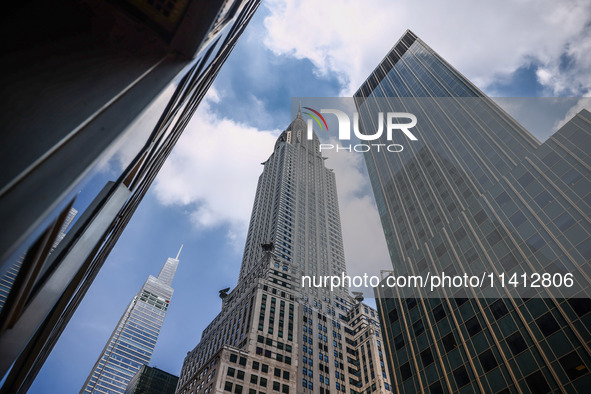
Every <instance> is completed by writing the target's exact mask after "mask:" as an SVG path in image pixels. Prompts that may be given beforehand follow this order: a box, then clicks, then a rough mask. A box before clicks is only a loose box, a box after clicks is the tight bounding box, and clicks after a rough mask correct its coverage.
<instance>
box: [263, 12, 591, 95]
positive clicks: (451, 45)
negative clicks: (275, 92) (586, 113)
mask: <svg viewBox="0 0 591 394" xmlns="http://www.w3.org/2000/svg"><path fill="white" fill-rule="evenodd" d="M265 5H266V7H267V8H268V9H269V11H270V15H269V16H268V17H267V18H266V19H265V26H266V28H267V32H268V35H267V37H266V38H265V41H264V42H265V44H266V45H267V46H268V47H269V49H271V50H272V51H273V52H274V53H275V54H278V55H286V56H293V57H295V58H298V59H303V58H307V59H309V60H310V61H311V62H312V63H313V64H314V65H315V67H316V69H317V72H318V73H320V74H328V73H333V74H335V75H336V76H338V77H339V78H340V79H341V81H342V82H343V83H344V86H345V88H344V89H343V92H342V94H343V95H351V94H352V93H353V92H354V91H355V89H357V88H358V87H359V86H360V85H361V83H363V81H364V80H365V78H366V77H367V75H369V73H370V72H371V71H372V70H373V69H374V67H375V66H376V65H377V64H378V63H379V62H380V61H381V59H382V58H383V57H384V55H385V54H386V53H387V52H388V51H389V49H390V48H391V47H392V46H393V44H394V43H395V42H396V40H398V38H399V37H401V36H402V34H403V33H404V31H405V30H406V29H407V28H410V29H411V30H413V31H414V32H415V33H416V34H417V35H418V36H419V37H421V38H422V39H423V40H424V41H425V42H426V43H427V44H428V45H429V46H431V47H432V48H433V49H435V50H436V51H437V52H438V53H439V54H441V55H442V56H443V57H444V58H445V59H447V60H448V61H449V62H450V63H451V64H453V65H454V66H455V67H456V68H457V69H458V70H459V71H460V72H462V73H463V74H464V75H466V76H467V77H468V78H469V79H471V80H472V81H473V82H475V83H476V85H478V86H479V87H481V88H484V89H486V87H487V86H488V85H489V84H491V83H492V82H493V81H495V80H502V79H504V78H507V77H509V76H510V75H511V73H513V72H514V71H516V70H517V69H519V68H520V67H524V66H528V65H533V66H535V67H536V70H537V76H538V78H539V81H540V83H541V84H542V85H543V86H544V87H545V88H546V89H547V93H548V94H572V95H585V94H590V88H591V28H590V27H589V26H590V25H589V24H590V21H591V0H567V1H555V0H514V1H508V0H507V1H488V2H487V1H480V2H474V1H470V0H451V1H445V2H443V1H441V2H426V1H390V0H377V1H371V2H370V1H351V0H333V1H324V2H318V1H315V0H297V1H296V0H287V1H286V0H269V1H267V2H266V3H265Z"/></svg>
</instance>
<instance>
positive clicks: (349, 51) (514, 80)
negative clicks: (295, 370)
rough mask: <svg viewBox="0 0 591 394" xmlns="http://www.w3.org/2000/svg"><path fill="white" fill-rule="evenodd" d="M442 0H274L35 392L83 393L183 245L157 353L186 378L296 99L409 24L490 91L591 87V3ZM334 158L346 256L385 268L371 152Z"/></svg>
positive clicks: (347, 70) (164, 365)
mask: <svg viewBox="0 0 591 394" xmlns="http://www.w3.org/2000/svg"><path fill="white" fill-rule="evenodd" d="M440 3H441V4H432V3H426V2H422V1H395V2H391V1H371V2H366V1H344V0H342V1H340V0H338V1H330V2H328V1H326V2H317V1H316V2H313V1H311V0H303V1H287V2H286V1H279V0H272V1H265V2H263V4H262V5H261V7H260V8H259V10H258V11H257V14H256V15H255V16H254V18H253V20H252V21H251V23H250V25H249V26H248V27H247V29H246V31H245V33H244V34H243V36H242V37H241V38H240V40H239V42H238V45H237V46H236V48H235V49H234V51H233V52H232V54H231V55H230V57H229V59H228V60H227V62H226V64H225V65H224V67H223V68H222V70H221V72H220V73H219V75H218V77H217V80H216V82H215V83H214V85H213V88H212V89H211V91H210V93H209V94H208V95H207V97H206V98H205V100H204V102H203V103H202V105H201V107H200V109H199V110H198V112H197V114H196V116H195V118H194V119H193V120H192V121H191V122H190V124H189V125H188V127H187V130H186V131H185V133H184V135H183V137H182V139H181V140H180V141H179V143H178V144H177V147H176V148H175V150H174V152H173V154H172V155H171V157H170V158H169V161H168V162H167V163H166V164H165V166H164V168H163V169H162V171H161V173H160V174H159V176H158V178H157V179H156V181H155V183H154V185H153V186H152V188H151V190H150V191H149V192H148V194H147V195H146V197H145V198H144V200H143V202H142V203H141V205H140V206H139V208H138V210H137V212H136V213H135V215H134V217H133V219H132V220H131V222H130V223H129V225H128V226H127V228H126V230H125V231H124V233H123V235H122V236H121V238H120V240H119V242H118V244H117V245H116V246H115V248H114V249H113V251H112V253H111V255H110V256H109V258H108V259H107V261H106V263H105V265H104V267H103V268H102V270H101V272H100V273H99V275H98V276H97V278H96V280H95V282H94V284H93V285H92V287H91V288H90V290H89V291H88V293H87V295H86V297H85V298H84V300H83V301H82V303H81V305H80V307H79V308H78V310H77V312H76V313H75V315H74V316H73V318H72V320H71V321H70V324H69V325H68V326H67V328H66V329H65V331H64V333H63V334H62V336H61V338H60V340H59V342H58V343H57V345H56V346H55V348H54V351H53V352H52V354H51V355H50V356H49V358H48V360H47V362H46V364H45V366H44V367H43V369H42V370H41V372H40V373H39V375H38V378H37V380H36V381H35V383H34V384H33V386H32V388H31V390H30V392H31V393H56V392H60V393H74V392H78V391H79V390H80V388H81V386H82V384H83V383H84V381H85V379H86V377H87V375H88V373H89V372H90V370H91V368H92V366H93V364H94V362H95V361H96V359H97V357H98V356H99V354H100V352H101V350H102V348H103V347H104V345H105V343H106V340H107V339H108V337H109V335H110V334H111V332H112V330H113V328H114V327H115V325H116V324H117V321H118V320H119V318H120V316H121V314H122V313H123V311H124V310H125V308H126V307H127V304H128V303H129V302H130V301H131V299H132V298H133V296H134V295H135V293H137V291H138V290H139V289H140V288H141V286H142V284H143V282H144V281H145V280H146V279H147V277H148V275H150V274H151V275H157V274H158V272H159V270H160V268H161V267H162V265H163V264H164V262H165V261H166V258H167V257H171V256H172V257H174V256H175V255H176V253H177V251H178V249H179V247H180V245H181V244H184V248H183V251H182V253H181V256H180V264H179V267H178V270H177V274H176V277H175V280H174V281H173V287H174V288H175V294H174V296H173V298H172V300H171V307H170V309H169V311H168V315H167V317H166V321H165V323H164V327H163V329H162V331H161V334H160V338H159V341H158V344H157V346H156V349H155V353H154V355H153V358H152V365H153V366H157V367H159V368H161V369H163V370H165V371H168V372H170V373H173V374H177V375H178V374H179V372H180V369H181V366H182V362H183V359H184V357H185V355H186V352H187V351H189V350H191V349H193V348H194V347H195V346H196V345H197V343H198V341H199V338H200V336H201V332H202V330H203V328H204V327H205V326H206V325H207V324H208V323H209V322H210V321H211V320H212V318H213V317H214V316H215V315H216V314H217V313H218V312H219V310H220V306H221V301H220V299H219V298H218V290H219V289H222V288H225V287H234V285H235V283H236V279H237V277H238V271H239V267H240V262H241V258H242V247H243V245H244V238H245V232H246V228H247V225H248V220H249V217H250V209H251V205H252V198H253V197H254V191H255V188H256V182H257V178H258V175H259V174H260V172H261V170H262V166H261V165H260V163H261V162H263V161H265V160H266V158H267V157H268V156H269V154H270V153H271V150H272V146H273V144H274V139H275V138H276V136H277V135H278V134H279V133H280V132H281V131H282V130H283V129H284V128H285V127H286V126H287V125H288V124H289V122H290V120H291V119H290V118H291V115H290V113H291V98H292V97H314V96H325V97H330V96H339V95H347V94H349V95H350V94H351V93H352V92H353V91H354V90H356V88H357V87H358V86H359V84H360V83H362V82H363V80H364V79H365V77H366V76H367V75H368V74H369V73H370V72H371V71H372V70H373V68H374V67H375V66H376V65H377V64H378V62H379V61H380V60H381V59H382V57H383V56H384V55H385V54H386V53H387V51H388V50H389V49H390V47H391V46H392V45H393V44H394V43H395V42H396V41H397V40H398V38H399V37H400V36H401V35H402V34H403V33H404V31H405V30H406V29H407V28H410V29H412V30H413V31H414V32H415V33H416V34H417V35H419V37H421V38H422V39H423V40H424V41H425V42H426V43H427V44H428V45H430V46H431V47H432V48H433V49H435V50H436V51H438V52H439V53H440V54H441V55H442V56H443V57H444V58H446V59H447V60H448V61H449V62H450V63H452V64H453V65H454V66H455V67H456V68H457V69H458V70H459V71H460V72H462V73H463V74H464V75H466V76H467V77H468V78H470V79H471V80H472V81H474V82H475V83H476V84H477V85H478V86H479V87H480V88H481V89H483V90H484V91H485V92H486V93H488V94H490V95H492V96H500V97H502V96H504V97H540V96H545V97H553V96H575V97H580V96H585V95H590V93H591V90H590V87H591V38H590V37H591V34H590V30H591V27H590V23H591V16H590V15H591V2H590V1H563V2H555V1H528V0H523V1H515V2H513V1H501V2H483V3H486V4H473V2H471V1H467V0H466V1H460V0H457V1H455V0H454V1H449V2H440ZM478 3H480V2H478ZM556 3H560V4H556ZM310 10H314V12H310ZM550 15H551V16H552V17H549V16H550ZM575 101H576V100H575ZM327 166H329V167H331V168H335V173H336V174H337V187H338V188H339V200H340V206H341V218H342V222H343V231H344V241H345V252H346V258H347V260H348V262H350V263H351V262H355V261H360V259H361V258H362V257H363V259H365V260H367V261H370V262H372V264H374V263H375V265H374V266H375V267H376V268H375V269H378V267H384V268H387V265H388V261H387V259H388V258H387V252H386V251H385V245H384V240H383V235H382V234H381V231H380V227H379V220H378V218H377V214H376V213H375V208H374V206H373V200H372V196H371V192H369V184H368V183H367V179H366V178H365V176H364V171H365V170H364V165H363V161H362V160H361V157H360V156H355V157H353V156H347V155H341V156H338V157H331V158H330V159H329V160H328V161H327ZM343 174H344V175H343ZM371 229H373V230H371ZM360 245H373V246H372V247H371V250H372V252H368V249H367V248H365V249H362V248H361V246H360ZM351 264H353V263H351ZM368 264H369V263H368ZM374 266H372V267H374Z"/></svg>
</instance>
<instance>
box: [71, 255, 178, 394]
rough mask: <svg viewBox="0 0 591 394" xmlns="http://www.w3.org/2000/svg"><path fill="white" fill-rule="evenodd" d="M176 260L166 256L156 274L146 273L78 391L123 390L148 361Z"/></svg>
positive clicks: (167, 300) (158, 328)
mask: <svg viewBox="0 0 591 394" xmlns="http://www.w3.org/2000/svg"><path fill="white" fill-rule="evenodd" d="M179 253H180V251H179ZM178 264H179V260H178V255H177V257H176V258H172V257H171V258H168V260H166V263H164V266H163V267H162V270H161V271H160V274H159V275H158V277H157V278H155V277H153V276H152V275H150V276H149V277H148V280H146V283H144V285H143V286H142V289H141V290H140V291H139V293H138V294H137V295H136V296H135V297H134V298H133V300H132V301H131V303H130V304H129V306H128V307H127V309H126V310H125V313H124V314H123V316H121V319H120V320H119V323H118V324H117V327H116V328H115V330H114V331H113V333H112V334H111V337H110V338H109V340H108V341H107V344H106V345H105V348H104V349H103V351H102V353H101V355H100V356H99V358H98V360H97V362H96V364H95V365H94V367H93V368H92V371H91V372H90V375H88V378H87V379H86V382H85V383H84V387H83V389H82V390H81V391H80V392H81V393H121V394H123V393H125V389H126V388H127V386H128V384H129V382H130V381H131V379H132V378H133V377H134V376H135V375H136V373H138V371H139V370H140V368H142V367H143V366H144V364H149V363H150V359H151V358H152V353H153V352H154V347H155V346H156V341H157V340H158V335H159V334H160V329H161V328H162V324H163V323H164V318H165V317H166V312H167V311H168V307H169V305H170V299H171V298H172V293H173V288H172V287H171V285H172V279H173V278H174V274H175V272H176V269H177V267H178Z"/></svg>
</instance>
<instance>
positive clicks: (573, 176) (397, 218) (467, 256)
mask: <svg viewBox="0 0 591 394" xmlns="http://www.w3.org/2000/svg"><path fill="white" fill-rule="evenodd" d="M377 97H392V98H394V101H393V102H394V103H395V105H397V106H398V108H396V110H407V111H408V112H411V113H414V114H415V115H416V116H417V119H418V122H417V126H416V128H414V129H413V130H414V132H415V133H416V134H415V135H416V137H417V141H409V140H406V141H405V143H404V150H403V152H400V153H388V152H381V153H380V152H376V151H369V152H367V153H365V160H366V163H367V168H368V173H369V177H370V180H371V184H372V188H373V191H374V195H375V198H376V202H377V207H378V211H379V215H380V218H381V222H382V226H383V230H384V233H385V236H386V240H387V244H388V249H389V252H390V256H391V260H392V264H393V272H392V273H391V275H394V276H398V275H408V274H414V275H425V274H426V273H427V272H431V273H434V274H436V273H441V272H445V273H447V274H449V275H456V274H458V275H463V274H464V273H468V274H475V273H482V272H493V273H495V274H500V273H503V272H504V273H506V274H513V273H516V272H518V273H521V272H528V273H531V272H537V273H551V274H554V273H559V274H564V273H568V272H570V273H572V274H573V275H574V277H575V278H577V279H576V282H577V284H578V285H577V289H578V290H577V294H572V291H569V290H566V289H564V288H558V289H554V290H549V289H547V288H544V287H540V288H533V287H521V288H520V289H519V291H517V290H515V289H509V288H508V287H505V288H500V287H499V286H496V287H494V288H492V287H488V288H487V286H483V287H482V288H478V289H475V288H469V287H468V288H460V289H454V290H450V289H445V290H443V291H441V292H440V293H435V294H431V293H429V292H427V291H425V290H419V289H417V290H415V291H413V292H404V291H401V290H400V289H399V288H388V287H387V286H386V287H383V288H382V287H378V288H376V297H377V304H378V309H379V312H380V318H381V321H382V329H383V332H384V336H385V337H384V341H385V342H386V346H385V347H386V349H387V353H388V358H389V360H390V365H391V367H392V383H393V385H395V386H396V387H397V389H398V390H399V391H400V392H408V393H411V392H413V393H414V392H420V391H426V392H456V391H461V392H507V393H508V392H536V393H538V392H550V391H555V390H561V391H563V392H564V391H566V392H576V391H578V392H585V391H586V390H587V388H588V386H589V384H590V383H591V375H590V374H589V366H590V365H591V364H590V363H591V358H590V354H591V353H590V341H591V331H590V330H589V327H590V325H589V324H590V323H591V320H590V319H591V315H590V314H589V313H588V312H589V311H591V302H590V301H589V299H588V298H587V297H588V290H589V288H588V283H589V280H588V279H589V278H588V276H589V273H590V272H591V270H590V267H589V261H590V260H591V238H590V237H591V224H590V222H589V213H590V212H591V193H590V192H591V187H590V185H591V183H590V182H591V179H590V171H589V169H590V168H591V167H590V164H591V162H590V157H589V152H591V113H589V112H588V111H585V110H583V111H582V112H580V113H579V114H578V115H577V116H575V118H573V119H572V120H571V121H570V122H569V123H567V124H566V125H565V126H564V127H563V128H561V129H560V130H559V131H558V132H557V133H556V134H554V135H553V136H552V137H551V138H550V139H549V140H548V141H546V142H545V143H544V144H541V143H540V142H539V141H538V140H537V139H535V138H534V137H533V136H532V135H531V134H530V133H529V132H528V131H527V130H525V129H524V128H523V127H522V126H521V125H519V124H518V123H517V122H516V121H515V120H514V119H512V118H511V117H510V116H509V115H507V114H506V113H505V112H504V111H503V110H502V109H501V108H500V107H499V106H497V105H496V104H495V103H494V102H493V101H492V100H491V99H489V98H488V97H486V96H485V95H484V94H483V93H482V92H481V91H480V90H478V88H477V87H476V86H474V85H473V84H472V83H471V82H470V81H468V80H467V79H466V78H465V77H464V76H462V75H461V74H460V73H459V72H458V71H457V70H455V69H454V68H453V67H452V66H451V65H450V64H449V63H447V62H446V61H445V60H444V59H442V58H441V57H440V56H439V55H438V54H437V53H435V52H434V51H433V50H432V49H431V48H429V47H428V46H427V45H426V44H425V43H424V42H423V41H422V40H420V39H419V38H418V37H417V36H416V35H414V34H413V33H412V32H410V31H407V32H406V33H405V34H404V36H403V37H402V38H401V39H400V40H399V41H398V43H397V44H396V45H395V46H394V48H393V49H392V50H391V52H390V53H388V55H387V56H386V57H385V58H384V60H383V61H382V62H381V63H380V65H379V66H378V67H377V68H376V69H375V71H374V72H373V73H372V74H371V75H370V77H369V78H368V79H367V80H366V82H365V83H364V84H363V85H362V86H361V88H360V89H359V90H358V91H357V92H356V94H355V100H356V105H357V108H358V111H359V113H360V128H361V129H362V130H366V131H367V130H375V129H376V128H377V127H376V125H375V124H374V123H372V121H371V117H370V116H365V115H364V112H365V113H367V111H368V108H370V107H371V106H372V105H374V104H372V98H377ZM380 110H381V111H383V112H388V111H392V110H393V108H380ZM362 132H363V131H362ZM402 138H406V137H402ZM379 142H383V143H387V142H388V141H386V140H385V139H384V138H382V139H381V140H380V141H379ZM567 296H568V297H567Z"/></svg>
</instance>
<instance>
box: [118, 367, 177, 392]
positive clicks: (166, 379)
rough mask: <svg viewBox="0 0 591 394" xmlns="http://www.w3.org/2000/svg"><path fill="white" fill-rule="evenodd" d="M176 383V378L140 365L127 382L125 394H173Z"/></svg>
mask: <svg viewBox="0 0 591 394" xmlns="http://www.w3.org/2000/svg"><path fill="white" fill-rule="evenodd" d="M178 381H179V378H178V376H174V375H171V374H169V373H168V372H164V371H162V370H161V369H158V368H155V367H149V366H147V365H142V367H141V368H140V370H139V371H138V372H137V373H136V374H135V376H134V377H133V379H131V382H129V385H128V386H127V389H126V390H125V394H174V392H175V390H176V385H177V383H178Z"/></svg>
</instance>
